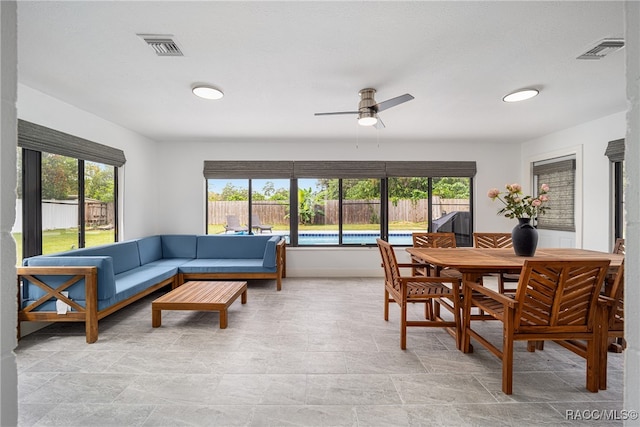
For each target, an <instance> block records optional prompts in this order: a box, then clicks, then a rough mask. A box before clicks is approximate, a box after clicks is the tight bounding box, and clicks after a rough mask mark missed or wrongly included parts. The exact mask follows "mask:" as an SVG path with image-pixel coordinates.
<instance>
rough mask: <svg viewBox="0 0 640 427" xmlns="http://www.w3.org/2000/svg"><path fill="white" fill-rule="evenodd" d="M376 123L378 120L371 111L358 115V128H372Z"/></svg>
mask: <svg viewBox="0 0 640 427" xmlns="http://www.w3.org/2000/svg"><path fill="white" fill-rule="evenodd" d="M376 123H378V118H377V117H376V115H375V114H374V113H372V112H371V111H362V112H360V114H359V115H358V124H359V125H360V126H373V125H375V124H376Z"/></svg>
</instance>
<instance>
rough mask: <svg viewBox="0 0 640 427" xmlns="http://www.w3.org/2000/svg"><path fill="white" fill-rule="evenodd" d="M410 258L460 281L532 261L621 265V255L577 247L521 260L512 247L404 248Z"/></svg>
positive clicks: (613, 268)
mask: <svg viewBox="0 0 640 427" xmlns="http://www.w3.org/2000/svg"><path fill="white" fill-rule="evenodd" d="M407 252H409V253H410V254H411V255H412V256H413V257H415V258H417V259H419V260H420V261H422V262H424V263H427V264H431V265H434V266H436V267H440V268H455V269H456V270H458V271H459V272H460V273H462V280H463V281H473V282H475V281H477V280H478V279H479V278H480V277H482V276H484V275H487V274H491V273H515V274H517V273H520V271H521V270H522V267H523V266H524V262H525V261H526V260H528V259H531V260H543V259H549V260H555V261H558V260H590V259H607V260H609V262H610V264H609V265H610V269H611V271H612V272H615V271H617V269H618V267H620V265H621V264H622V261H623V259H624V255H620V254H613V253H608V252H599V251H592V250H588V249H577V248H545V249H538V250H537V251H536V253H535V255H534V256H532V257H523V256H518V255H516V254H515V253H514V252H513V249H512V248H467V247H457V248H407Z"/></svg>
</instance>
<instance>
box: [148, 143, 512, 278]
mask: <svg viewBox="0 0 640 427" xmlns="http://www.w3.org/2000/svg"><path fill="white" fill-rule="evenodd" d="M158 152H159V154H158V158H157V160H158V164H159V167H158V171H159V173H158V174H157V175H156V181H157V185H158V187H159V188H161V189H162V194H163V197H162V198H161V200H159V203H160V205H159V206H158V212H161V214H160V215H159V216H158V224H157V225H158V232H160V233H204V232H205V180H204V176H203V173H202V170H203V163H204V161H205V160H241V159H244V160H360V161H365V160H371V161H375V160H425V161H426V160H461V161H464V160H475V161H476V162H477V168H478V173H477V175H476V178H475V186H476V194H477V200H476V201H475V209H476V210H475V228H476V230H485V231H510V230H511V228H513V225H514V224H513V222H512V221H509V220H507V219H505V218H502V217H500V216H498V215H497V214H496V212H497V210H498V209H497V206H496V205H495V204H494V203H492V202H491V200H490V199H488V198H487V197H486V193H487V191H488V190H489V188H491V187H498V186H503V185H504V184H506V183H507V182H513V181H514V180H516V179H518V178H519V176H520V169H519V168H520V163H519V162H520V147H519V144H506V145H505V144H502V145H501V144H491V143H479V142H478V143H476V142H474V143H469V142H466V143H455V142H428V141H386V140H384V137H381V139H380V141H362V140H360V141H358V142H356V141H355V140H342V141H335V140H333V141H325V140H311V139H307V140H296V141H291V140H288V141H265V140H260V141H257V140H244V141H240V140H225V141H219V140H218V141H207V142H181V141H175V142H164V143H158ZM497 165H499V167H496V166H497ZM164 171H178V172H177V173H165V172H164ZM287 274H288V275H289V276H291V277H294V276H380V275H382V269H381V268H380V254H379V253H378V250H377V248H331V249H330V250H327V249H322V248H288V250H287Z"/></svg>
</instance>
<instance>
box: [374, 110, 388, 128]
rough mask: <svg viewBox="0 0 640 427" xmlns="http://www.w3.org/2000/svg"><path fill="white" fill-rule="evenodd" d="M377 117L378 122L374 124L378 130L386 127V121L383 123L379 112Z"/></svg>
mask: <svg viewBox="0 0 640 427" xmlns="http://www.w3.org/2000/svg"><path fill="white" fill-rule="evenodd" d="M376 117H377V119H378V121H377V122H376V124H375V125H373V126H374V127H375V128H376V129H378V130H380V129H384V128H385V125H384V123H382V119H381V118H380V116H378V115H377V114H376Z"/></svg>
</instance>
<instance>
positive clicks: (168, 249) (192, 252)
mask: <svg viewBox="0 0 640 427" xmlns="http://www.w3.org/2000/svg"><path fill="white" fill-rule="evenodd" d="M161 238H162V258H191V259H193V258H195V257H196V238H197V236H195V235H193V234H165V235H162V236H161Z"/></svg>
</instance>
